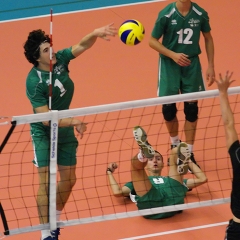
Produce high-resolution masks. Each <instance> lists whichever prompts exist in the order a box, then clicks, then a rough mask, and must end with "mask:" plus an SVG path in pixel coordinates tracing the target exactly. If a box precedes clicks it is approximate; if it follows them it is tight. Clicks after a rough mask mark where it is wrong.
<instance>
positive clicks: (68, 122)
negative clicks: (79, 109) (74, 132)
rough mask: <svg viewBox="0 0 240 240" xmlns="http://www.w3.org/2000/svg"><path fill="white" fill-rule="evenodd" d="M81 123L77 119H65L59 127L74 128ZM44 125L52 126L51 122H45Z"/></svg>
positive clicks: (59, 122) (61, 120)
mask: <svg viewBox="0 0 240 240" xmlns="http://www.w3.org/2000/svg"><path fill="white" fill-rule="evenodd" d="M81 123H82V122H81V121H80V120H79V119H77V118H63V119H60V120H59V121H58V127H73V126H77V125H80V124H81ZM43 125H45V126H50V124H49V121H46V122H43Z"/></svg>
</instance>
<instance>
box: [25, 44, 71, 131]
mask: <svg viewBox="0 0 240 240" xmlns="http://www.w3.org/2000/svg"><path fill="white" fill-rule="evenodd" d="M74 58H75V57H74V56H73V54H72V51H71V47H70V48H66V49H63V50H61V51H58V52H57V53H56V59H57V62H56V64H55V65H54V66H53V71H52V107H51V110H65V109H69V106H70V103H71V101H72V97H73V93H74V83H73V81H72V80H71V79H70V77H69V70H68V65H69V62H70V60H72V59H74ZM49 83H50V80H49V72H48V71H43V70H40V69H38V68H36V67H33V68H32V69H31V71H30V72H29V74H28V76H27V80H26V94H27V97H28V99H29V100H30V102H31V104H32V107H33V108H37V107H41V106H45V105H47V106H48V105H49ZM31 129H32V131H33V130H34V135H35V136H36V135H44V134H46V133H49V127H46V126H44V125H43V124H42V123H41V122H39V123H32V124H31ZM64 129H65V130H67V129H69V128H59V133H61V132H62V131H63V132H64Z"/></svg>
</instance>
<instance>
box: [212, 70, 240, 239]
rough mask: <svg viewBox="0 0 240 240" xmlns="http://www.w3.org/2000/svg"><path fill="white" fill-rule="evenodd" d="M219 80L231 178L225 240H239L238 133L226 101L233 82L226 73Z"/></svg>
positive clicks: (239, 181) (230, 76)
mask: <svg viewBox="0 0 240 240" xmlns="http://www.w3.org/2000/svg"><path fill="white" fill-rule="evenodd" d="M219 78H220V79H219V80H216V83H217V86H218V89H219V98H220V107H221V112H222V120H223V124H224V130H225V135H226V143H227V150H228V153H229V155H230V159H231V163H232V169H233V178H232V192H231V211H232V215H233V218H232V219H231V220H230V221H229V224H228V226H227V229H226V235H225V240H238V239H240V191H239V183H240V143H239V138H238V133H237V131H236V128H235V121H234V115H233V112H232V110H231V106H230V103H229V99H228V88H229V87H230V85H231V84H232V83H233V82H234V80H232V79H231V78H232V73H229V72H227V73H226V76H225V77H224V78H223V77H222V75H221V74H220V76H219Z"/></svg>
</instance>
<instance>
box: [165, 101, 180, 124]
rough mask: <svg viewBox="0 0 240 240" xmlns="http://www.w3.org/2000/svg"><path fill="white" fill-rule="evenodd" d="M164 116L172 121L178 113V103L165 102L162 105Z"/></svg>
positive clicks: (168, 120)
mask: <svg viewBox="0 0 240 240" xmlns="http://www.w3.org/2000/svg"><path fill="white" fill-rule="evenodd" d="M162 113H163V117H164V119H165V120H166V121H167V122H170V121H172V120H173V119H174V118H175V117H176V114H177V107H176V103H171V104H163V106H162Z"/></svg>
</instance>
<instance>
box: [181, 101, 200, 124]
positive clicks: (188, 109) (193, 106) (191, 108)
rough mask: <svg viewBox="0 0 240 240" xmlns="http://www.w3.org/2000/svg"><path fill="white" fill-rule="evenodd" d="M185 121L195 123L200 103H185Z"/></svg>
mask: <svg viewBox="0 0 240 240" xmlns="http://www.w3.org/2000/svg"><path fill="white" fill-rule="evenodd" d="M184 113H185V119H186V120H187V121H189V122H195V121H197V119H198V103H197V102H184Z"/></svg>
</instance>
